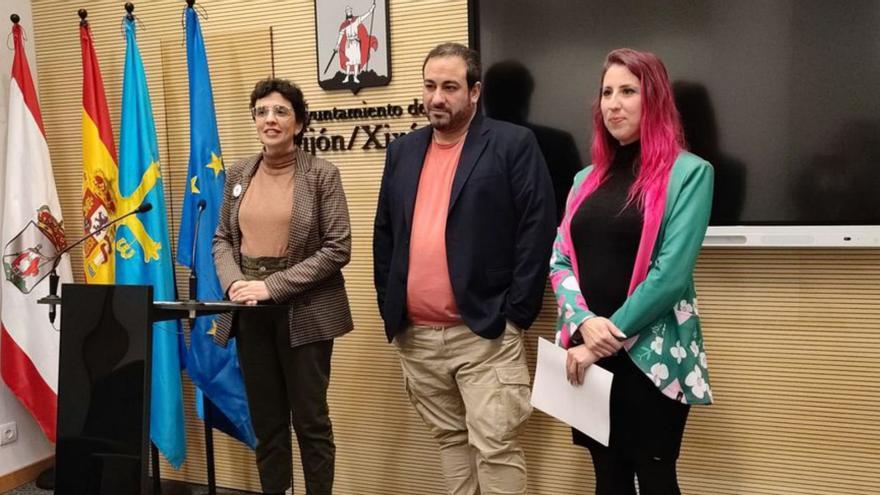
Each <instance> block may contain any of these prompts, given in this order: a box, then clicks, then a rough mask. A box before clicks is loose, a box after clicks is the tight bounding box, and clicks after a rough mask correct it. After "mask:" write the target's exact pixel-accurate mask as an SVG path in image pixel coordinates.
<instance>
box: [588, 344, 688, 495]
mask: <svg viewBox="0 0 880 495" xmlns="http://www.w3.org/2000/svg"><path fill="white" fill-rule="evenodd" d="M596 364H597V365H599V366H601V367H603V368H605V369H607V370H609V371H611V372H612V373H614V380H613V382H612V384H611V437H610V439H609V445H608V447H605V446H604V445H602V444H600V443H598V442H596V441H595V440H593V439H592V438H590V437H588V436H586V435H584V434H583V433H581V432H579V431H577V430H574V429H573V430H572V436H573V440H574V443H575V444H578V445H582V446H584V447H587V448H588V449H589V450H590V455H591V456H592V458H593V467H594V469H595V472H596V494H597V495H636V491H635V478H638V483H639V495H680V494H681V490H680V489H679V487H678V480H677V474H676V470H675V464H676V461H677V460H678V454H679V451H680V449H681V439H682V436H683V434H684V427H685V423H686V422H687V416H688V412H689V411H690V406H688V405H685V404H682V403H680V402H677V401H674V400H672V399H670V398H668V397H666V396H665V395H663V394H662V393H661V392H660V391H659V390H658V389H657V387H656V386H654V383H653V382H651V380H650V379H649V378H648V377H647V376H645V374H644V373H642V371H641V370H640V369H639V368H638V366H636V364H635V363H634V362H633V361H632V359H630V357H629V356H628V355H626V353H625V351H621V353H619V354H617V355H614V356H611V357H608V358H604V359H600V360H599V361H598V362H597V363H596Z"/></svg>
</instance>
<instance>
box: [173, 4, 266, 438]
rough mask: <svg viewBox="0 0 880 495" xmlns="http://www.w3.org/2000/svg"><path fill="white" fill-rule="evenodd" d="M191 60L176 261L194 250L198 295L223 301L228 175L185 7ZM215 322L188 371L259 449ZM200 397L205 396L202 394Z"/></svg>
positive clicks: (225, 420)
mask: <svg viewBox="0 0 880 495" xmlns="http://www.w3.org/2000/svg"><path fill="white" fill-rule="evenodd" d="M186 61H187V69H188V71H189V118H190V141H189V173H188V174H187V183H186V194H185V195H184V200H183V217H182V219H181V221H180V239H179V242H178V244H177V245H178V248H177V262H178V263H180V264H181V265H186V266H188V267H190V268H192V266H193V259H192V258H193V252H195V265H196V274H197V276H198V285H197V293H196V297H197V299H199V300H200V301H219V300H222V299H223V290H222V289H221V288H220V282H219V280H217V272H216V269H215V268H214V257H213V255H212V254H211V244H212V239H213V237H214V231H215V230H217V222H218V220H219V217H220V204H221V202H222V201H223V184H224V182H225V180H226V173H225V172H224V169H223V160H222V154H221V153H220V137H219V136H218V134H217V119H216V116H215V113H214V96H213V93H212V91H211V76H210V74H209V72H208V60H207V57H206V55H205V43H204V40H203V38H202V30H201V27H200V26H199V16H198V14H197V13H196V11H195V10H193V9H192V8H187V9H186ZM200 200H204V205H205V206H204V211H203V212H202V218H201V220H200V221H199V222H198V227H199V235H198V240H197V241H196V246H195V251H194V250H193V238H194V237H195V226H196V223H197V222H196V217H197V216H198V205H199V202H200ZM215 320H216V316H203V317H201V318H197V319H196V324H195V328H194V329H193V331H192V332H191V333H190V347H189V351H188V352H187V357H186V369H187V371H188V372H189V376H190V378H192V381H193V383H195V384H196V386H197V387H198V388H199V390H200V391H201V392H202V393H204V394H205V395H206V396H207V397H208V398H209V399H210V400H211V403H213V404H214V406H216V407H215V408H214V409H213V411H214V413H213V414H212V417H213V424H212V426H213V427H216V428H218V429H220V430H221V431H224V432H225V433H227V434H229V435H231V436H232V437H234V438H237V439H238V440H240V441H241V442H243V443H245V444H247V445H249V446H250V447H251V448H254V447H255V446H256V442H257V440H256V436H255V435H254V430H253V427H252V426H251V418H250V413H249V411H248V404H247V396H246V395H245V390H244V380H243V379H242V375H241V369H240V368H239V365H238V355H237V352H236V347H235V340H234V339H232V340H230V341H229V344H228V345H227V347H226V348H225V349H224V348H222V347H219V346H217V345H215V344H214V343H213V335H214V332H215V330H216V325H215ZM197 398H198V399H201V394H199V395H197ZM198 405H199V416H202V415H203V410H202V404H201V400H199V404H198ZM217 412H219V413H220V414H219V415H218V414H217Z"/></svg>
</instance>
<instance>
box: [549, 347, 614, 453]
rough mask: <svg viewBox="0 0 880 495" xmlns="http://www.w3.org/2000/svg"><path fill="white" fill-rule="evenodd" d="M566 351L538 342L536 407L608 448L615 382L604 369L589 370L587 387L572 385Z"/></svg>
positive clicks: (593, 368)
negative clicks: (612, 390)
mask: <svg viewBox="0 0 880 495" xmlns="http://www.w3.org/2000/svg"><path fill="white" fill-rule="evenodd" d="M566 354H567V353H566V350H565V349H563V348H561V347H559V346H557V345H555V344H553V342H550V341H549V340H547V339H544V338H539V339H538V365H537V367H536V368H535V384H534V386H533V387H532V405H533V406H534V407H535V408H537V409H540V410H541V411H544V412H545V413H547V414H549V415H550V416H553V417H554V418H556V419H558V420H560V421H562V422H564V423H566V424H568V425H570V426H573V427H574V428H577V429H578V430H580V431H582V432H583V433H585V434H587V435H589V436H590V437H591V438H593V439H594V440H596V441H597V442H599V443H601V444H602V445H605V446H606V447H607V446H608V437H609V436H610V434H611V379H612V378H614V375H613V374H612V373H611V372H610V371H608V370H605V369H604V368H600V367H598V366H590V367H589V368H587V373H586V376H585V377H584V383H583V385H571V384H569V383H568V379H567V378H566V374H565V358H566Z"/></svg>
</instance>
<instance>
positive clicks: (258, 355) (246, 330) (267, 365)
mask: <svg viewBox="0 0 880 495" xmlns="http://www.w3.org/2000/svg"><path fill="white" fill-rule="evenodd" d="M267 272H271V270H267ZM245 274H246V275H249V273H247V271H246V272H245ZM236 339H237V341H238V359H239V362H240V363H241V370H242V374H243V375H244V384H245V389H246V391H247V397H248V406H249V407H250V412H251V422H252V424H253V426H254V432H255V433H256V435H257V450H256V457H257V469H258V470H259V472H260V483H261V485H262V488H263V491H264V492H266V493H283V492H284V491H285V490H287V488H289V487H291V486H293V473H292V468H293V454H292V446H291V442H290V425H291V423H292V424H293V430H294V432H295V433H296V440H297V443H298V444H299V449H300V453H301V457H302V468H303V475H304V477H305V486H306V493H307V494H308V495H330V494H331V493H332V492H333V474H334V466H335V459H336V446H335V444H334V443H333V427H332V425H331V423H330V411H329V408H328V406H327V386H328V385H329V383H330V358H331V355H332V353H333V341H332V340H326V341H322V342H315V343H312V344H306V345H301V346H297V347H290V330H289V327H288V320H287V311H286V310H285V309H268V310H258V311H253V312H248V311H245V312H242V313H240V314H239V318H238V331H237V334H236Z"/></svg>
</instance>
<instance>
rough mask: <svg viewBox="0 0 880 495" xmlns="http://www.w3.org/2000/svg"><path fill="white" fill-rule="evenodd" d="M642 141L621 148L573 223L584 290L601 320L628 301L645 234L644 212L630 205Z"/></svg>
mask: <svg viewBox="0 0 880 495" xmlns="http://www.w3.org/2000/svg"><path fill="white" fill-rule="evenodd" d="M639 151H640V147H639V141H636V142H635V143H631V144H628V145H626V146H618V147H617V148H616V150H615V153H614V160H613V161H612V163H611V167H610V168H609V173H608V175H607V176H606V177H605V180H604V181H603V182H602V184H600V185H599V187H598V188H597V189H596V191H595V192H593V194H591V195H590V196H589V197H588V198H587V199H586V200H585V201H584V202H583V203H581V205H580V207H579V208H578V210H577V212H576V213H575V214H574V217H573V218H572V220H571V240H572V244H573V245H574V251H575V254H576V256H577V261H578V274H579V275H580V288H581V292H582V293H583V295H584V299H585V300H586V302H587V306H588V307H589V308H590V311H592V312H593V313H594V314H596V315H597V316H603V317H606V318H607V317H610V316H611V315H612V314H613V313H614V312H615V311H617V309H618V308H620V306H622V305H623V303H624V301H626V297H627V290H628V289H629V283H630V278H631V277H632V272H633V266H634V265H635V260H636V253H637V252H638V249H639V241H640V239H641V235H642V213H641V212H640V211H639V208H638V206H637V205H636V204H635V201H633V202H632V203H630V204H629V205H627V195H628V193H629V189H630V186H632V184H633V182H635V178H636V172H637V171H638V163H637V158H638V157H639Z"/></svg>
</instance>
